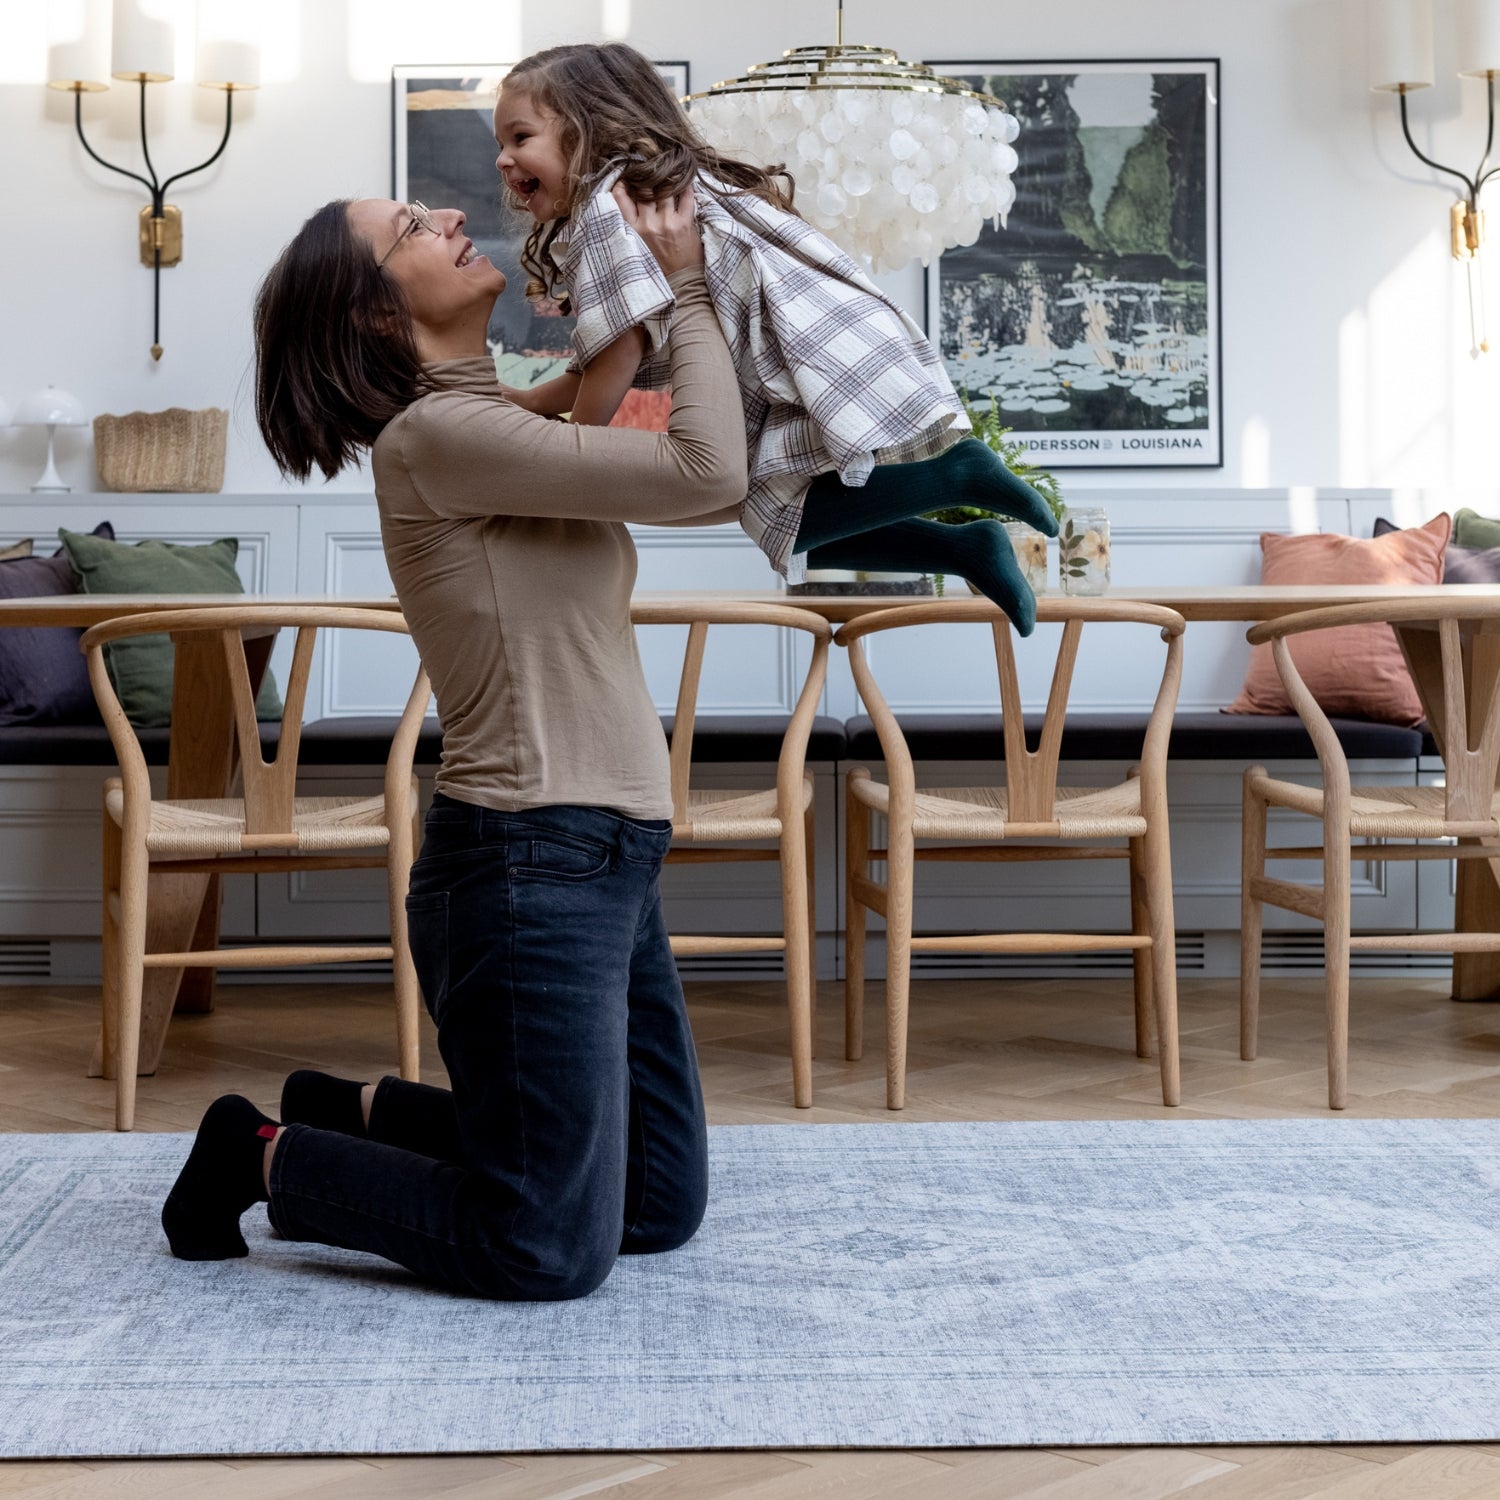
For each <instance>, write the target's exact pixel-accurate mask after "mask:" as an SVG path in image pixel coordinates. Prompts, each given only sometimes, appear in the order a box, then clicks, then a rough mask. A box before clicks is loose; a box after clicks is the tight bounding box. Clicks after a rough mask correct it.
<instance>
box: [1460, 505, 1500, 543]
mask: <svg viewBox="0 0 1500 1500" xmlns="http://www.w3.org/2000/svg"><path fill="white" fill-rule="evenodd" d="M1453 544H1454V545H1455V546H1456V547H1480V548H1489V547H1500V521H1492V520H1490V518H1489V517H1488V516H1482V515H1480V514H1479V512H1478V511H1477V510H1470V509H1469V508H1468V506H1465V507H1464V508H1463V509H1462V510H1460V511H1456V512H1455V513H1454V516H1453Z"/></svg>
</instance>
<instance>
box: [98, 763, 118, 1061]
mask: <svg viewBox="0 0 1500 1500" xmlns="http://www.w3.org/2000/svg"><path fill="white" fill-rule="evenodd" d="M119 785H120V779H119V777H117V776H112V777H110V779H109V780H108V781H106V782H105V783H104V797H105V801H106V803H107V802H108V799H109V794H110V792H111V791H112V790H116V789H118V787H119ZM102 822H103V828H104V841H103V849H102V851H101V852H102V858H101V860H100V867H101V870H102V878H101V881H100V884H101V886H102V890H101V896H102V901H101V905H102V908H103V909H102V911H101V913H100V923H99V933H100V943H99V958H100V964H101V971H102V973H101V985H100V989H101V997H100V1000H101V1003H100V1027H99V1031H100V1037H101V1041H100V1053H101V1062H102V1072H103V1076H104V1077H105V1078H115V1077H116V1076H118V1075H117V1074H116V1071H115V1053H116V1051H117V1049H118V1047H119V1045H120V1044H119V1036H120V924H119V922H118V921H116V920H115V903H117V902H118V901H119V899H120V825H119V824H118V823H116V822H115V820H114V819H113V818H112V817H110V815H109V808H108V806H106V807H105V808H104V810H103V815H102ZM111 897H113V898H114V900H113V901H111V899H110V898H111Z"/></svg>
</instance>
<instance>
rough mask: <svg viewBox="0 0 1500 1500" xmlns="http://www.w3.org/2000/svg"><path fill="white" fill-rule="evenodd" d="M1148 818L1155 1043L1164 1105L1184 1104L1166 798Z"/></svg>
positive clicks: (1148, 873)
mask: <svg viewBox="0 0 1500 1500" xmlns="http://www.w3.org/2000/svg"><path fill="white" fill-rule="evenodd" d="M1156 801H1157V805H1156V806H1155V807H1154V808H1152V809H1150V810H1148V812H1147V815H1146V836H1145V838H1144V840H1143V841H1142V842H1143V843H1144V845H1145V856H1146V859H1145V863H1146V901H1147V905H1148V907H1149V919H1150V923H1151V993H1152V998H1153V999H1154V1000H1155V1002H1156V1041H1157V1047H1158V1050H1159V1051H1160V1053H1161V1102H1162V1103H1163V1104H1165V1105H1167V1106H1169V1107H1170V1106H1175V1105H1178V1104H1180V1103H1181V1102H1182V1081H1181V1075H1180V1070H1179V1063H1178V1055H1177V926H1176V921H1175V919H1174V916H1173V908H1172V851H1171V846H1170V841H1169V838H1168V833H1167V818H1166V811H1167V809H1166V795H1165V793H1164V792H1163V793H1162V794H1161V795H1160V796H1159V798H1158V799H1156Z"/></svg>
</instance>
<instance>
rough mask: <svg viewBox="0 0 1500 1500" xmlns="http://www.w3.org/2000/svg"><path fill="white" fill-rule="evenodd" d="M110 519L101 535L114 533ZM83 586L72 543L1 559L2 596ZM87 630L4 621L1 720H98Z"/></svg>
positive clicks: (0, 660)
mask: <svg viewBox="0 0 1500 1500" xmlns="http://www.w3.org/2000/svg"><path fill="white" fill-rule="evenodd" d="M114 534H115V531H114V527H113V526H111V525H110V524H109V522H108V521H103V522H101V523H100V524H99V525H98V526H96V527H95V528H94V535H95V536H102V537H107V538H109V539H110V540H113V539H114ZM80 590H81V585H80V582H79V578H78V574H77V573H76V572H75V571H74V570H73V564H72V563H71V562H69V561H68V554H67V551H66V549H60V550H59V551H57V552H56V553H54V554H53V556H51V557H18V558H13V559H11V560H10V561H9V562H0V599H39V598H44V597H52V596H55V595H58V594H76V593H79V592H80ZM82 634H83V631H82V630H78V629H75V628H74V627H72V626H66V625H47V626H31V625H25V626H17V625H0V726H4V725H16V724H97V723H98V722H99V709H98V705H97V704H95V702H94V690H93V688H91V687H90V686H89V674H88V668H87V666H86V665H85V664H84V660H83V653H82V652H81V651H79V649H78V638H79V637H80V636H81V635H82Z"/></svg>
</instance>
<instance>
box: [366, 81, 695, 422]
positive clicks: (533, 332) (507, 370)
mask: <svg viewBox="0 0 1500 1500" xmlns="http://www.w3.org/2000/svg"><path fill="white" fill-rule="evenodd" d="M657 69H658V71H659V72H660V73H661V75H662V77H663V78H664V79H665V80H666V82H667V85H668V87H670V88H671V89H672V90H673V92H674V93H676V94H678V95H679V96H681V95H683V94H686V93H687V92H688V65H687V64H686V63H685V62H663V63H658V64H657ZM509 71H510V64H509V63H488V64H486V63H469V64H464V65H458V66H451V67H439V66H433V65H429V64H422V65H408V64H398V65H397V66H396V67H394V68H392V70H391V94H392V98H391V113H392V120H393V129H392V137H393V141H392V144H393V147H394V151H393V160H392V170H391V196H392V197H393V198H395V199H396V200H397V201H398V202H400V203H407V202H410V201H411V200H412V199H413V198H416V199H419V200H420V201H421V202H423V203H425V204H427V206H428V207H429V208H461V209H462V210H463V211H464V216H465V217H464V232H465V233H466V234H467V235H468V236H469V237H470V238H471V239H472V240H473V241H474V248H475V250H476V251H478V252H479V253H480V254H482V255H487V256H489V258H490V261H491V262H492V263H493V264H494V265H496V266H498V267H499V268H500V269H501V270H502V271H504V272H505V279H506V281H507V282H508V283H509V286H508V289H507V291H506V293H505V295H504V296H503V297H501V298H500V300H499V301H498V302H497V303H496V304H495V311H494V312H493V314H491V316H490V326H489V330H488V342H489V346H490V352H491V354H493V355H494V357H495V369H496V372H497V373H498V374H499V377H500V379H501V380H502V381H504V382H505V384H506V385H512V386H517V387H519V388H521V389H527V388H529V387H531V386H533V385H540V384H541V383H542V381H544V380H550V379H551V378H552V377H553V376H554V375H559V374H561V373H562V372H563V370H565V369H566V368H567V365H568V360H569V357H570V349H571V343H570V340H571V339H572V336H573V322H574V320H573V319H572V318H569V317H565V316H563V314H562V311H561V309H560V308H559V307H558V305H557V304H556V303H555V302H550V301H541V302H533V301H529V300H528V299H527V297H526V294H525V288H526V282H527V279H528V277H527V273H526V272H525V270H524V269H523V268H522V266H521V247H522V246H523V245H524V244H525V242H526V236H527V234H528V233H529V232H530V230H531V225H532V219H531V216H530V215H529V214H527V213H526V212H525V211H524V210H522V209H517V208H512V207H509V206H508V205H507V204H506V202H505V198H504V194H503V193H502V191H501V181H500V173H499V171H498V170H497V169H496V167H495V155H496V146H495V135H494V125H493V115H494V110H495V100H496V98H497V97H498V95H499V92H500V84H501V82H502V80H503V79H504V77H505V75H506V73H507V72H509ZM670 408H671V399H670V397H669V396H668V395H666V394H665V393H664V392H662V391H631V392H630V393H629V394H628V395H627V396H626V398H625V400H624V401H623V402H622V403H621V405H620V410H619V411H618V412H617V413H616V414H615V420H614V422H613V423H612V424H611V425H612V426H616V427H644V428H647V429H649V430H660V429H663V428H665V427H666V425H667V422H666V419H667V415H668V413H669V412H670Z"/></svg>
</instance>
